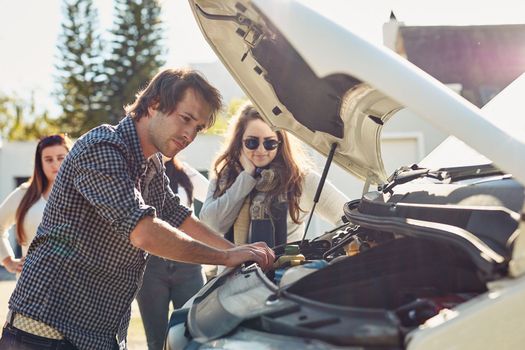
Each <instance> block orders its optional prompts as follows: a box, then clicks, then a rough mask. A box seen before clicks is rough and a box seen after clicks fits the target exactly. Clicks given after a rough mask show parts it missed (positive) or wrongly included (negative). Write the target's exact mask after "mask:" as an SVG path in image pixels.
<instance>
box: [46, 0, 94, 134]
mask: <svg viewBox="0 0 525 350" xmlns="http://www.w3.org/2000/svg"><path fill="white" fill-rule="evenodd" d="M63 10H64V17H65V19H64V22H63V23H62V34H61V36H60V38H59V50H60V55H59V56H60V57H59V59H58V63H57V65H56V68H57V70H58V77H57V81H58V83H59V84H60V89H59V90H57V92H56V95H57V97H58V100H59V103H60V106H61V107H62V110H63V113H62V116H61V117H60V118H59V122H60V124H61V125H62V128H63V129H64V131H66V132H69V133H70V134H71V135H72V136H79V135H80V134H83V133H84V132H86V131H88V130H89V129H91V128H93V127H94V126H97V125H99V124H100V123H101V122H102V121H103V116H104V111H103V109H102V104H101V102H102V96H103V95H102V94H103V89H102V87H103V84H104V81H103V79H104V74H103V70H102V69H103V61H104V60H103V54H102V46H103V43H102V40H101V38H100V35H99V34H97V32H98V31H97V26H98V21H97V16H98V14H97V10H96V9H95V8H94V6H93V1H92V0H64V3H63Z"/></svg>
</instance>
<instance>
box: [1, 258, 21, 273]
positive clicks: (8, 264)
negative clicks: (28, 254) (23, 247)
mask: <svg viewBox="0 0 525 350" xmlns="http://www.w3.org/2000/svg"><path fill="white" fill-rule="evenodd" d="M25 259H26V258H25V257H23V258H22V259H15V258H12V257H10V256H9V257H7V258H5V259H4V260H3V261H2V264H4V267H5V269H6V270H7V271H8V272H11V273H20V272H22V266H24V261H25Z"/></svg>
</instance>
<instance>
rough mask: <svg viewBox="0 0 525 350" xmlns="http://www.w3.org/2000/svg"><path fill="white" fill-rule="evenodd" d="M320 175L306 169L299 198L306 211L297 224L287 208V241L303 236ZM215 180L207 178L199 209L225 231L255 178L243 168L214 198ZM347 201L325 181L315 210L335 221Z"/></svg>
mask: <svg viewBox="0 0 525 350" xmlns="http://www.w3.org/2000/svg"><path fill="white" fill-rule="evenodd" d="M320 179H321V176H320V175H319V174H318V173H316V172H314V171H310V172H308V173H306V175H305V177H304V183H303V193H302V195H301V199H300V201H299V207H300V208H301V209H302V210H304V211H305V212H300V214H299V220H300V221H301V222H302V223H301V224H299V225H298V224H296V223H294V222H293V221H292V218H291V217H290V212H288V219H287V225H288V226H287V227H288V242H293V241H298V240H300V239H301V238H302V235H303V233H304V229H305V221H306V220H307V219H308V218H307V216H308V215H309V214H310V210H311V209H312V207H313V204H314V197H315V192H316V190H317V185H318V184H319V181H320ZM216 183H217V181H216V179H212V180H211V181H210V187H209V188H208V195H207V196H206V201H205V202H204V204H203V206H202V209H201V212H200V219H201V220H202V221H203V222H204V223H206V224H207V225H208V226H210V227H211V228H213V229H214V230H216V231H218V232H220V233H222V234H225V233H226V232H228V230H229V229H230V227H232V225H233V223H234V222H235V219H236V218H237V216H238V215H239V211H240V210H241V207H242V205H243V203H244V198H246V196H247V195H248V194H249V193H250V192H251V191H252V190H253V188H254V187H255V185H256V183H257V180H256V179H254V178H253V177H252V176H251V175H250V174H248V173H247V172H245V171H242V172H241V173H240V174H239V176H237V178H236V179H235V181H234V182H233V184H232V185H231V187H230V188H228V189H227V190H226V192H224V194H223V195H222V196H220V197H219V198H213V193H214V192H215V187H216V186H217V184H216ZM346 202H348V198H347V197H346V196H345V195H344V194H343V193H342V192H341V191H339V190H338V189H337V188H336V187H335V186H334V185H332V184H331V183H330V182H329V181H326V182H325V184H324V187H323V191H322V193H321V197H320V198H319V202H318V203H317V206H316V214H319V215H320V216H321V218H323V219H324V220H326V221H328V222H329V223H331V224H333V225H336V224H338V223H339V222H340V220H341V216H342V215H343V205H344V204H345V203H346Z"/></svg>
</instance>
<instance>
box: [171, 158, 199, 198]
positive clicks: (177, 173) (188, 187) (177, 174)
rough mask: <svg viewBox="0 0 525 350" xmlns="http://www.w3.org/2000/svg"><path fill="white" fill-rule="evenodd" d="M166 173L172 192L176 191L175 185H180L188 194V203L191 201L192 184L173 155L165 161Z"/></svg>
mask: <svg viewBox="0 0 525 350" xmlns="http://www.w3.org/2000/svg"><path fill="white" fill-rule="evenodd" d="M165 165H166V175H167V176H168V177H169V178H170V187H171V189H172V190H173V192H175V193H176V192H177V187H178V186H182V188H184V190H185V191H186V193H187V194H188V201H189V205H191V204H192V203H193V184H192V183H191V180H190V178H189V177H188V175H187V174H186V173H185V172H184V169H183V168H182V163H181V161H180V160H178V159H177V158H175V157H173V158H171V159H170V160H168V161H167V162H166V163H165Z"/></svg>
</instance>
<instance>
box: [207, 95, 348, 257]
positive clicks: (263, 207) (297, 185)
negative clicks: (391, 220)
mask: <svg viewBox="0 0 525 350" xmlns="http://www.w3.org/2000/svg"><path fill="white" fill-rule="evenodd" d="M303 154H304V153H303V152H301V151H300V147H299V146H298V145H297V144H296V142H295V140H293V142H292V139H291V138H290V137H288V135H287V134H286V132H284V131H280V130H276V131H274V130H272V129H271V128H270V126H269V125H268V124H267V123H266V122H265V121H264V120H263V119H262V117H261V115H260V114H259V112H258V111H257V110H256V109H255V108H254V107H253V106H252V105H246V106H244V107H243V108H241V109H240V113H239V114H238V115H237V116H235V117H234V118H233V119H232V124H231V126H230V136H229V137H228V138H227V139H226V145H225V149H224V151H223V152H222V153H221V154H220V155H219V157H218V158H217V160H216V161H215V165H214V169H213V170H214V175H215V178H214V179H212V180H211V181H210V187H209V189H208V195H207V196H206V201H205V202H204V204H203V207H202V210H201V213H200V218H201V220H202V221H204V222H205V223H206V224H208V225H209V226H210V227H212V228H213V229H215V230H217V231H219V232H221V233H223V234H225V235H227V238H229V239H231V240H233V241H234V242H235V243H238V244H242V243H247V242H256V241H265V242H266V243H267V244H268V245H269V246H270V247H272V246H276V245H279V244H283V243H286V242H292V241H296V240H299V239H301V236H302V234H303V231H304V226H303V220H304V218H305V216H306V215H307V214H308V212H307V210H309V209H310V208H311V207H312V205H313V198H314V195H315V191H316V187H317V183H318V182H319V179H320V176H319V174H318V173H316V172H315V171H313V170H312V169H311V168H310V167H309V166H307V165H308V164H309V162H308V161H307V159H306V158H305V157H304V155H303ZM346 201H348V199H347V198H346V197H345V196H344V195H343V194H342V193H341V192H340V191H338V190H337V189H336V188H335V187H334V186H333V185H331V184H330V183H328V182H327V183H326V185H325V187H324V189H323V194H322V195H321V198H320V201H319V203H318V206H317V208H318V209H319V210H318V213H319V214H320V215H321V217H323V218H324V219H325V220H327V221H328V222H330V223H332V224H335V223H337V222H338V221H339V220H340V219H341V218H340V213H341V209H342V207H343V204H344V203H345V202H346Z"/></svg>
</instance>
